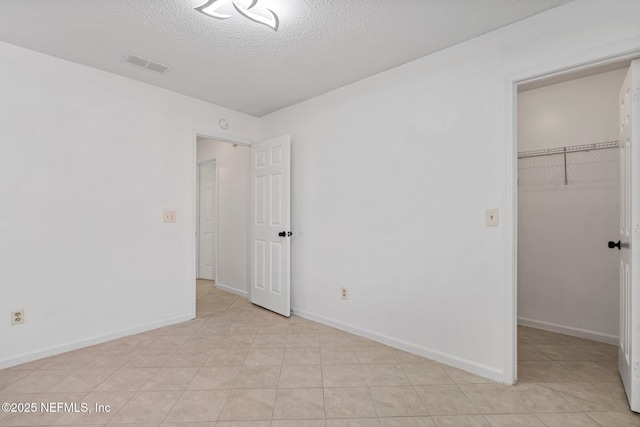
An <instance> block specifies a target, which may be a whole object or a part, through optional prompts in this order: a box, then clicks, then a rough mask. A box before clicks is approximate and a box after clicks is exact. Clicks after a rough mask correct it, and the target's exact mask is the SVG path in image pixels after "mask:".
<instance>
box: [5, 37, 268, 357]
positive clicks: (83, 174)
mask: <svg viewBox="0 0 640 427" xmlns="http://www.w3.org/2000/svg"><path fill="white" fill-rule="evenodd" d="M0 63H2V67H0V93H1V94H2V96H0V236H1V237H0V319H4V320H3V321H0V342H1V343H2V345H0V368H2V367H6V366H11V365H14V364H16V363H19V362H23V361H27V360H31V359H34V358H37V357H39V356H43V355H47V354H53V353H57V352H61V351H64V350H66V349H70V348H76V347H79V346H83V345H86V344H89V343H92V342H97V341H100V340H105V339H107V338H109V337H114V336H122V335H126V334H129V333H132V332H135V331H141V330H145V329H150V328H153V327H157V326H160V325H163V324H168V323H172V322H177V321H180V320H186V319H189V318H191V317H193V316H194V308H195V301H194V299H195V296H194V293H193V288H194V283H193V280H192V277H193V276H192V275H193V274H195V259H192V255H191V253H192V250H193V248H194V246H195V240H194V239H195V237H194V230H195V171H196V169H195V163H196V162H195V150H196V144H195V138H194V129H203V130H206V129H214V130H215V129H217V130H218V131H219V127H218V126H217V122H218V120H219V119H220V118H221V117H226V118H227V119H228V120H229V122H230V123H231V124H232V127H231V128H230V129H229V131H228V132H227V134H228V135H229V137H230V138H231V137H235V138H241V139H255V137H256V136H257V132H258V121H257V119H255V118H253V117H250V116H247V115H244V114H240V113H236V112H233V111H230V110H228V109H224V108H222V107H218V106H214V105H211V104H207V103H205V102H202V101H197V100H194V99H191V98H188V97H185V96H181V95H177V94H175V93H172V92H168V91H166V90H162V89H159V88H156V87H152V86H148V85H145V84H142V83H139V82H135V81H133V80H129V79H126V78H123V77H118V76H115V75H112V74H108V73H105V72H102V71H98V70H95V69H91V68H87V67H84V66H81V65H77V64H73V63H70V62H66V61H62V60H59V59H55V58H52V57H49V56H46V55H42V54H39V53H36V52H32V51H28V50H25V49H21V48H18V47H15V46H11V45H8V44H5V43H0ZM212 133H213V131H212ZM163 209H175V210H177V223H176V224H163V223H162V210H163ZM15 309H24V310H25V319H26V320H25V323H24V324H23V325H20V326H9V312H10V311H11V310H15Z"/></svg>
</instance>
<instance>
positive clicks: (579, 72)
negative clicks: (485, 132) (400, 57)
mask: <svg viewBox="0 0 640 427" xmlns="http://www.w3.org/2000/svg"><path fill="white" fill-rule="evenodd" d="M638 57H640V45H638V44H637V43H635V44H632V45H629V46H626V48H618V49H615V48H614V47H613V46H611V47H610V48H609V49H608V50H598V51H595V52H585V53H583V54H582V55H581V56H577V57H574V58H572V59H571V60H569V61H566V60H560V61H556V62H555V63H553V64H545V65H541V66H538V67H534V68H531V69H529V70H527V71H523V72H518V73H514V74H512V75H510V76H507V78H506V80H505V83H506V95H507V96H506V105H505V110H506V114H507V117H510V118H511V120H507V122H506V129H505V130H506V134H507V135H508V137H507V140H506V146H505V151H506V156H507V158H508V159H510V161H509V162H507V164H508V165H507V169H506V171H505V172H506V182H507V192H506V204H505V213H504V215H503V218H504V221H503V223H504V226H505V234H506V241H505V243H506V244H505V279H506V281H505V283H506V287H505V295H504V296H505V319H506V327H505V330H504V333H505V340H504V343H505V345H504V351H505V356H504V369H503V375H504V382H505V383H507V384H516V382H517V380H518V370H517V339H518V333H517V327H518V269H517V266H518V257H519V254H518V233H517V230H518V184H517V180H518V151H519V149H518V136H517V93H518V92H520V91H523V90H526V89H532V88H535V87H541V86H546V85H551V84H555V83H562V82H566V81H568V80H573V79H577V78H580V77H586V76H590V75H594V74H598V73H602V72H605V71H611V70H614V69H618V68H621V67H622V65H621V64H623V63H626V66H628V65H630V64H631V61H632V60H634V59H636V58H638ZM567 145H568V144H567ZM605 244H606V243H605Z"/></svg>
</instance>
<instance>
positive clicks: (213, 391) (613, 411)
mask: <svg viewBox="0 0 640 427" xmlns="http://www.w3.org/2000/svg"><path fill="white" fill-rule="evenodd" d="M197 294H198V299H197V310H198V317H197V318H196V319H195V320H192V321H190V322H185V323H182V324H179V325H175V326H170V327H166V328H162V329H159V330H155V331H152V332H147V333H143V334H139V335H135V336H131V337H127V338H123V339H119V340H115V341H111V342H108V343H103V344H100V345H97V346H93V347H89V348H86V349H82V350H77V351H73V352H70V353H66V354H62V355H59V356H55V357H50V358H47V359H43V360H39V361H36V362H31V363H29V364H26V365H22V366H17V367H14V368H10V369H5V370H1V371H0V402H16V403H17V402H20V403H27V402H34V403H36V404H39V403H40V402H67V403H69V402H80V403H82V402H84V403H86V404H88V408H89V409H91V410H92V412H91V413H73V412H64V411H63V412H57V413H43V412H38V413H35V414H34V413H23V414H11V413H1V412H0V425H1V426H36V425H52V426H65V425H74V426H80V425H91V426H94V427H95V426H103V425H122V424H127V425H129V426H145V427H153V426H161V425H162V426H171V427H191V426H199V427H214V426H215V427H422V426H562V427H564V426H627V425H640V417H638V416H636V415H634V414H633V413H632V412H631V411H629V408H628V406H627V404H626V399H625V395H624V391H623V389H622V386H621V383H620V379H619V377H618V374H617V371H616V349H615V347H613V346H609V345H606V344H599V343H594V342H592V341H587V340H583V339H579V338H573V337H568V336H564V335H559V334H554V333H550V332H545V331H540V330H536V329H531V328H524V327H521V328H519V355H520V357H519V359H520V362H519V372H520V383H519V384H518V385H517V386H505V385H502V384H498V383H495V382H492V381H489V380H486V379H484V378H480V377H477V376H475V375H472V374H469V373H466V372H463V371H460V370H458V369H455V368H451V367H447V366H445V365H441V364H438V363H436V362H433V361H430V360H427V359H424V358H421V357H417V356H414V355H411V354H408V353H405V352H402V351H399V350H395V349H393V348H390V347H386V346H384V345H381V344H378V343H375V342H372V341H369V340H367V339H363V338H360V337H357V336H354V335H351V334H348V333H345V332H341V331H338V330H336V329H332V328H329V327H326V326H323V325H319V324H317V323H314V322H311V321H308V320H305V319H302V318H300V317H296V316H293V317H291V318H290V319H285V318H284V317H281V316H278V315H276V314H273V313H271V312H269V311H266V310H263V309H260V308H258V307H255V306H252V305H251V304H249V303H248V302H247V301H246V300H245V299H243V298H239V297H237V296H235V295H231V294H229V293H226V292H223V291H220V290H218V289H216V288H214V286H213V283H212V282H207V281H199V282H198V289H197ZM96 403H97V404H101V405H110V411H109V412H104V411H103V412H96V411H95V404H96Z"/></svg>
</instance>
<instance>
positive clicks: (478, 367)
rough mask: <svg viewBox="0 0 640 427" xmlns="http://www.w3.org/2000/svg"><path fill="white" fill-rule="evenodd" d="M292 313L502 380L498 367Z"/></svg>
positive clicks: (312, 315) (294, 310) (297, 312)
mask: <svg viewBox="0 0 640 427" xmlns="http://www.w3.org/2000/svg"><path fill="white" fill-rule="evenodd" d="M293 314H295V315H296V316H300V317H304V318H305V319H309V320H313V321H315V322H318V323H322V324H323V325H327V326H331V327H334V328H336V329H340V330H343V331H346V332H350V333H352V334H354V335H358V336H361V337H364V338H368V339H370V340H373V341H377V342H380V343H382V344H386V345H388V346H391V347H395V348H397V349H400V350H404V351H406V352H409V353H412V354H415V355H418V356H422V357H426V358H427V359H431V360H435V361H436V362H440V363H443V364H445V365H449V366H453V367H454V368H459V369H462V370H465V371H468V372H471V373H472V374H476V375H480V376H481V377H485V378H489V379H491V380H494V381H498V382H504V375H503V372H502V370H501V369H498V368H493V367H491V366H486V365H483V364H481V363H477V362H474V361H471V360H467V359H463V358H460V357H457V356H454V355H452V354H448V353H444V352H441V351H437V350H433V349H430V348H426V347H421V346H418V345H415V344H412V343H410V342H407V341H403V340H399V339H397V338H393V337H390V336H388V335H383V334H378V333H376V332H373V331H370V330H368V329H362V328H359V327H357V326H353V325H349V324H347V323H343V322H339V321H335V320H331V319H329V318H326V317H324V316H320V315H317V314H314V313H310V312H308V311H305V310H300V309H297V308H294V309H293Z"/></svg>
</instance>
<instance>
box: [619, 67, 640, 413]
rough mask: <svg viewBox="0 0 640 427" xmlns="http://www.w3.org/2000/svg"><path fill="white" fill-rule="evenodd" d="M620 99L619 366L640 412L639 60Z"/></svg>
mask: <svg viewBox="0 0 640 427" xmlns="http://www.w3.org/2000/svg"><path fill="white" fill-rule="evenodd" d="M619 101H620V123H619V125H620V129H619V139H618V140H619V144H620V242H621V243H622V244H621V248H620V341H619V348H618V368H619V371H620V376H621V378H622V382H623V383H624V388H625V391H626V393H627V398H628V399H629V405H630V406H631V409H632V410H633V411H636V412H639V411H640V371H639V368H640V367H639V364H640V351H638V346H639V345H640V339H638V338H639V337H638V333H640V325H638V320H640V317H639V315H640V304H639V303H640V301H639V299H640V280H639V279H640V274H639V273H640V264H639V263H638V260H637V258H638V256H639V255H640V253H635V254H634V251H636V252H637V250H636V249H635V244H636V242H637V241H638V237H639V234H638V232H639V231H640V197H638V196H637V193H638V191H640V180H639V172H640V167H639V165H640V163H639V162H640V144H639V141H638V139H639V138H638V131H639V130H640V127H639V126H640V60H636V61H633V62H632V63H631V67H630V68H629V71H628V73H627V77H626V78H625V81H624V83H623V85H622V89H621V90H620V95H619Z"/></svg>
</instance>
